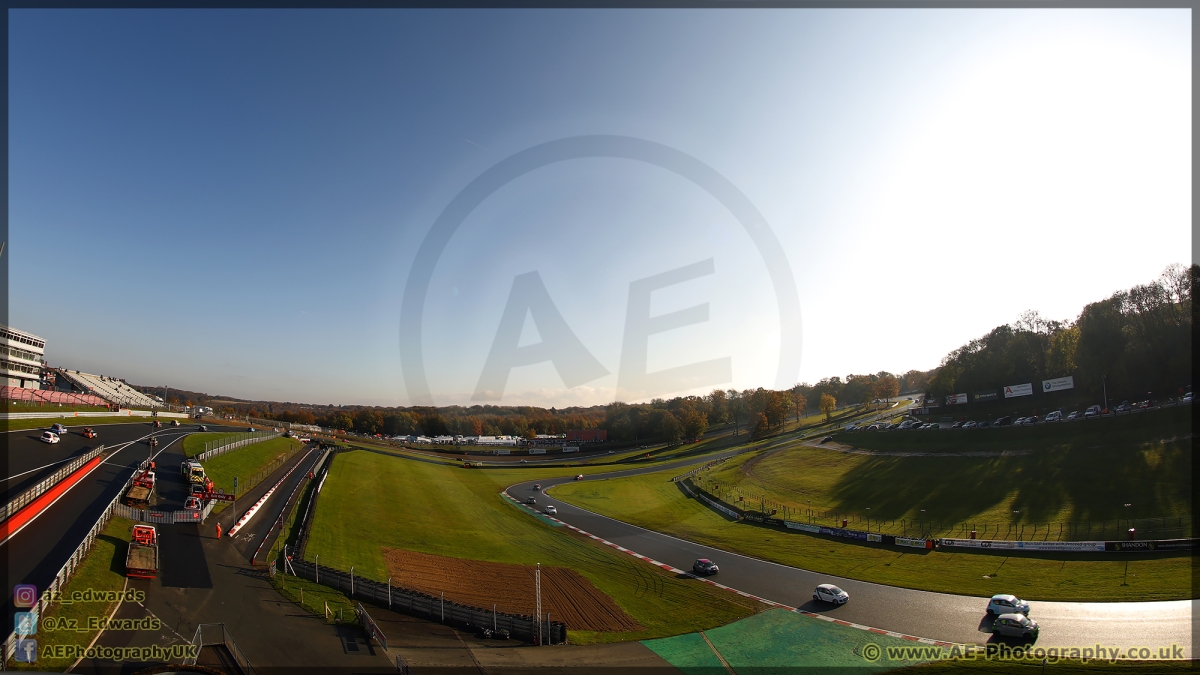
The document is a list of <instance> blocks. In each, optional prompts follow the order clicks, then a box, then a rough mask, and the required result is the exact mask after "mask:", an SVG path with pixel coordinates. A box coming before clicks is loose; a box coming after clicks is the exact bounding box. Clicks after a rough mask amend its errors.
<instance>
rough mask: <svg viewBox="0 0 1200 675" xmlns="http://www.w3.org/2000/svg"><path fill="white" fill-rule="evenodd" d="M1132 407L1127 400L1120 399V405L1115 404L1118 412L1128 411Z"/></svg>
mask: <svg viewBox="0 0 1200 675" xmlns="http://www.w3.org/2000/svg"><path fill="white" fill-rule="evenodd" d="M1132 409H1133V408H1132V407H1131V406H1130V405H1129V401H1121V405H1119V406H1117V412H1119V413H1125V412H1129V411H1130V410H1132Z"/></svg>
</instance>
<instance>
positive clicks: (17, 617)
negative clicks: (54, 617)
mask: <svg viewBox="0 0 1200 675" xmlns="http://www.w3.org/2000/svg"><path fill="white" fill-rule="evenodd" d="M13 632H14V633H16V634H17V635H37V615H36V614H34V613H33V612H17V613H16V614H14V615H13Z"/></svg>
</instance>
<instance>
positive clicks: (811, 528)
mask: <svg viewBox="0 0 1200 675" xmlns="http://www.w3.org/2000/svg"><path fill="white" fill-rule="evenodd" d="M783 524H784V525H786V526H787V527H788V529H791V530H800V531H802V532H812V533H813V534H818V533H820V531H821V528H820V527H819V526H817V525H809V524H808V523H793V522H792V521H790V520H787V521H784V523H783Z"/></svg>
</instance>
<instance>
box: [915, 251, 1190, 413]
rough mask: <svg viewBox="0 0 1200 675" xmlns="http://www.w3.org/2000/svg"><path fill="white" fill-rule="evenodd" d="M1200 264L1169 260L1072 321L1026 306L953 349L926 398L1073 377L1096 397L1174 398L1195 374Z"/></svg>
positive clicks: (1078, 387) (1081, 387)
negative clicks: (1156, 273)
mask: <svg viewBox="0 0 1200 675" xmlns="http://www.w3.org/2000/svg"><path fill="white" fill-rule="evenodd" d="M1198 276H1200V266H1197V265H1192V266H1191V267H1190V268H1188V267H1184V266H1183V265H1171V266H1170V267H1168V268H1167V269H1166V270H1165V271H1164V272H1163V273H1162V275H1161V276H1160V277H1159V278H1158V279H1155V280H1154V281H1152V282H1150V283H1148V284H1142V285H1138V286H1134V287H1133V288H1130V289H1129V290H1124V291H1118V292H1116V293H1114V294H1113V295H1112V296H1110V297H1108V298H1106V299H1104V300H1100V301H1099V302H1093V303H1091V304H1089V305H1087V306H1085V307H1084V308H1083V311H1082V312H1080V314H1079V316H1078V317H1076V318H1075V320H1073V321H1055V320H1050V319H1046V318H1044V317H1042V316H1040V315H1039V314H1038V313H1037V312H1033V311H1028V312H1025V313H1023V314H1021V316H1020V317H1018V319H1017V320H1016V321H1015V322H1013V323H1011V324H1007V325H1004V326H998V327H996V328H994V329H993V330H991V331H990V332H988V333H987V334H986V335H984V336H982V337H980V338H977V339H975V340H971V341H970V342H968V343H967V344H965V345H963V346H962V347H959V348H958V349H956V350H954V351H952V352H950V353H949V354H948V355H946V357H945V358H944V359H942V363H941V366H940V367H939V368H938V369H937V370H936V372H935V374H934V375H933V377H932V378H931V379H930V381H929V395H930V396H931V397H938V398H941V397H945V396H947V395H950V394H955V393H962V392H974V391H978V390H989V389H990V390H995V389H998V388H1000V387H1004V386H1008V385H1013V384H1019V383H1025V382H1032V383H1034V384H1035V386H1037V383H1039V382H1041V381H1042V380H1046V379H1052V378H1058V377H1066V376H1068V375H1069V376H1072V377H1073V378H1074V383H1075V388H1076V390H1078V391H1079V393H1081V394H1086V395H1089V396H1091V397H1094V398H1096V399H1097V400H1098V399H1099V397H1100V395H1101V393H1102V391H1103V389H1104V386H1105V384H1107V391H1108V394H1109V398H1110V399H1112V398H1116V399H1117V400H1120V399H1122V398H1127V399H1135V398H1143V397H1145V396H1146V395H1147V394H1148V393H1149V394H1150V395H1151V396H1154V397H1162V398H1166V397H1170V396H1177V395H1178V394H1180V393H1182V392H1183V391H1184V389H1185V388H1190V385H1191V374H1192V318H1193V317H1192V312H1193V307H1192V291H1193V289H1194V287H1195V284H1196V281H1197V277H1198Z"/></svg>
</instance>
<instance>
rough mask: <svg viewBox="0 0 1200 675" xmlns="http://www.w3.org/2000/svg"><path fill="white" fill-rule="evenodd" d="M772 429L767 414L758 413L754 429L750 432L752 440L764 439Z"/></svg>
mask: <svg viewBox="0 0 1200 675" xmlns="http://www.w3.org/2000/svg"><path fill="white" fill-rule="evenodd" d="M770 429H771V421H770V420H768V419H767V414H766V413H758V417H756V418H755V419H754V429H753V430H752V431H751V432H750V435H751V438H762V437H763V435H764V434H766V433H767V432H768V431H769V430H770Z"/></svg>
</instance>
